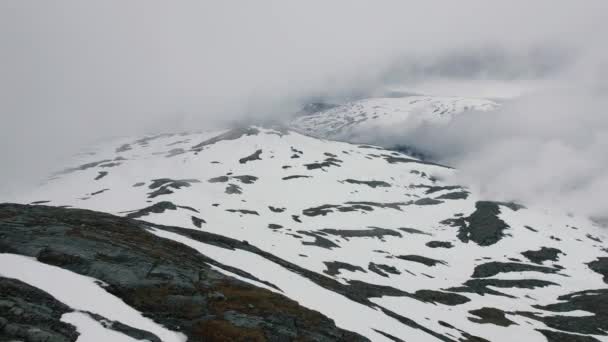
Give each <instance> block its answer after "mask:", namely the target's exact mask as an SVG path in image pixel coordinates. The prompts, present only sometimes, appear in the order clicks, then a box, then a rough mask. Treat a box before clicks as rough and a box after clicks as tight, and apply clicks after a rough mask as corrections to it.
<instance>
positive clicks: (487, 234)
mask: <svg viewBox="0 0 608 342" xmlns="http://www.w3.org/2000/svg"><path fill="white" fill-rule="evenodd" d="M475 207H476V210H475V212H473V213H472V214H471V215H470V216H469V217H457V218H453V219H448V220H445V221H442V223H444V224H448V225H451V226H455V227H458V239H460V241H462V242H469V241H473V242H475V243H477V244H478V245H480V246H490V245H493V244H495V243H497V242H498V241H500V239H502V238H503V237H504V236H505V233H504V231H505V230H506V229H508V228H509V226H508V225H507V224H506V223H505V222H504V221H503V220H501V219H500V218H499V217H498V214H500V209H499V207H498V204H497V203H495V202H488V201H480V202H477V203H475Z"/></svg>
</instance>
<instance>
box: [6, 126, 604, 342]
mask: <svg viewBox="0 0 608 342" xmlns="http://www.w3.org/2000/svg"><path fill="white" fill-rule="evenodd" d="M93 153H94V154H88V155H83V156H81V157H79V160H78V161H76V162H75V163H74V166H72V167H70V168H68V169H66V170H64V171H63V172H61V173H59V174H57V175H55V176H54V177H53V179H51V180H49V182H48V183H47V184H45V185H43V186H41V187H40V188H39V189H37V190H36V191H35V192H34V193H31V194H26V195H24V196H23V197H22V198H19V199H15V201H17V202H21V203H32V202H36V203H41V202H44V203H46V204H48V205H54V206H65V205H67V206H74V207H79V208H87V209H93V210H98V211H103V212H109V213H113V214H118V215H123V216H127V217H131V218H140V219H143V220H146V221H149V222H152V223H155V224H163V225H170V226H179V227H184V228H188V229H187V230H179V231H178V230H176V229H156V228H152V229H150V232H151V233H152V234H154V235H156V236H158V237H161V238H164V239H170V240H173V241H176V242H178V243H181V244H183V245H186V246H189V247H190V248H193V249H194V250H197V251H199V252H200V253H202V254H203V255H205V256H207V257H209V258H211V259H213V260H215V261H217V262H220V263H221V264H223V265H225V266H226V267H229V268H231V269H232V271H230V270H227V269H221V268H218V269H217V271H219V272H221V273H224V274H226V275H229V276H231V277H235V278H237V279H240V280H242V281H245V282H248V283H251V284H253V285H255V286H258V287H261V288H266V289H268V290H270V291H274V292H279V293H281V294H283V295H285V296H287V297H289V298H291V299H293V300H295V301H297V302H298V303H299V304H300V305H302V306H304V307H307V308H309V309H312V310H316V311H319V312H320V313H321V314H323V315H326V316H327V317H329V318H331V319H333V320H334V321H335V323H336V325H337V326H338V327H340V328H342V329H346V330H349V331H353V332H355V333H358V334H360V335H363V336H365V337H367V338H369V339H371V340H374V341H382V340H387V341H390V340H397V339H396V338H398V339H402V340H406V341H436V340H443V341H480V340H484V339H485V340H490V341H512V340H513V339H516V338H520V339H524V340H526V341H546V340H548V339H549V340H560V339H562V340H563V339H566V338H573V337H572V334H584V335H585V337H584V338H585V339H587V340H589V341H594V340H607V336H606V328H607V327H605V326H603V325H604V324H605V323H603V322H602V320H603V316H604V315H605V312H604V310H603V309H602V308H598V307H597V306H594V305H593V303H594V302H601V301H605V298H606V297H605V293H604V292H603V291H604V289H605V288H606V283H605V280H604V277H605V275H606V274H608V271H607V269H608V266H607V263H608V259H606V257H605V255H606V251H605V249H604V247H603V241H604V240H605V239H606V234H605V233H604V231H603V230H601V229H600V228H598V227H595V226H593V225H592V224H591V222H589V221H588V220H586V219H584V218H580V217H576V216H569V215H566V214H561V213H555V212H550V211H546V210H540V209H535V208H524V207H522V206H519V205H516V204H513V203H497V202H490V201H482V200H481V199H480V198H478V197H477V196H476V194H474V193H472V192H471V191H470V190H468V189H464V188H462V187H460V186H458V185H457V184H446V183H445V182H443V181H442V179H444V178H445V176H447V175H448V174H450V173H452V172H454V170H452V169H450V168H448V167H445V166H441V165H436V164H433V163H428V162H424V161H420V160H417V159H415V158H411V157H410V156H407V155H404V154H401V153H398V152H394V151H388V150H384V149H382V148H379V147H374V146H368V145H353V144H348V143H341V142H335V141H328V140H321V139H317V138H313V137H310V136H305V135H302V134H299V133H296V132H293V131H288V130H282V129H267V128H260V127H248V128H244V129H235V130H228V131H221V132H202V133H183V134H165V135H159V136H153V137H145V138H141V139H123V140H120V141H116V142H113V143H110V144H108V145H105V146H100V147H99V149H98V150H97V151H95V152H93ZM207 234H217V235H219V236H223V237H225V238H226V239H227V240H226V241H223V242H217V241H216V242H213V243H211V242H210V241H209V239H208V235H207ZM235 270H241V271H244V272H246V273H247V274H249V275H250V277H244V276H243V275H242V274H243V273H242V272H237V271H235ZM0 273H1V272H0ZM607 280H608V279H607ZM588 290H591V291H588ZM580 291H588V292H582V293H579V294H576V295H574V294H573V293H577V292H580ZM560 296H565V297H560ZM570 322H576V324H571V323H570ZM577 336H579V335H577ZM580 336H582V335H580ZM580 338H581V339H582V338H583V337H580Z"/></svg>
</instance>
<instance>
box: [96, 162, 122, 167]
mask: <svg viewBox="0 0 608 342" xmlns="http://www.w3.org/2000/svg"><path fill="white" fill-rule="evenodd" d="M120 164H121V163H107V164H101V165H99V167H115V166H119V165H120Z"/></svg>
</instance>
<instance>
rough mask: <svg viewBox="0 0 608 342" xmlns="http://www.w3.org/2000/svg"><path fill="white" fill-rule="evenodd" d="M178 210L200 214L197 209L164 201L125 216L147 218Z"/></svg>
mask: <svg viewBox="0 0 608 342" xmlns="http://www.w3.org/2000/svg"><path fill="white" fill-rule="evenodd" d="M177 208H182V209H187V210H191V211H194V212H198V211H196V210H195V209H193V208H190V207H187V206H179V205H175V204H173V203H171V202H169V201H162V202H158V203H154V204H153V205H151V206H149V207H145V208H143V209H139V210H135V211H133V212H130V213H129V214H127V215H125V217H128V218H140V217H143V216H146V215H148V214H152V213H153V214H162V213H163V212H165V210H177Z"/></svg>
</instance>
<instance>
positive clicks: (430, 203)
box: [414, 197, 443, 205]
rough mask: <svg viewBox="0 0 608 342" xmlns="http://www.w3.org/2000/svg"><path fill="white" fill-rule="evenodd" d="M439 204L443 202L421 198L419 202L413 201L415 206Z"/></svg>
mask: <svg viewBox="0 0 608 342" xmlns="http://www.w3.org/2000/svg"><path fill="white" fill-rule="evenodd" d="M441 203H443V201H440V200H436V199H433V198H428V197H425V198H421V199H419V200H416V201H414V204H415V205H435V204H441Z"/></svg>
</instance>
